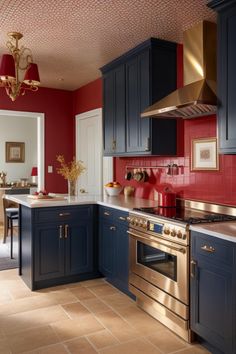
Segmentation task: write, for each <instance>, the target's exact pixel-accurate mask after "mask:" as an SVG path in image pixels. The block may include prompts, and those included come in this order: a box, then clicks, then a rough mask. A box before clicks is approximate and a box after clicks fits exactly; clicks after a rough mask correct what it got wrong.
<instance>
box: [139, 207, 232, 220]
mask: <svg viewBox="0 0 236 354" xmlns="http://www.w3.org/2000/svg"><path fill="white" fill-rule="evenodd" d="M133 210H134V211H135V210H136V211H141V212H144V213H147V214H151V215H156V216H164V217H166V218H168V219H172V220H176V221H182V222H184V223H187V224H200V223H209V222H220V221H232V220H236V216H232V215H226V214H217V213H208V212H206V211H203V210H196V209H190V208H185V207H169V208H161V207H154V208H148V207H147V208H134V209H133Z"/></svg>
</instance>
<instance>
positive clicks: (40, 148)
mask: <svg viewBox="0 0 236 354" xmlns="http://www.w3.org/2000/svg"><path fill="white" fill-rule="evenodd" d="M0 116H1V117H6V119H9V120H10V119H11V118H13V119H14V121H15V122H16V120H18V118H19V119H24V118H25V119H26V120H27V121H28V122H29V119H31V118H32V119H34V120H36V124H34V125H33V126H34V127H36V130H37V132H35V137H36V136H37V167H38V188H39V189H44V184H45V176H44V154H45V152H44V150H45V147H44V145H45V144H44V119H45V117H44V113H35V112H19V111H10V110H0ZM15 135H16V137H17V134H15ZM6 136H7V134H6ZM15 141H17V138H16V139H15ZM18 141H19V140H18ZM1 156H2V157H1V159H4V156H5V155H4V154H2V155H1ZM26 158H27V156H26ZM0 163H1V161H0ZM1 165H2V166H3V165H4V160H3V161H2V163H1ZM4 167H5V166H4ZM32 167H33V166H32ZM3 193H4V192H3ZM0 203H2V200H0ZM1 210H2V208H1ZM3 232H4V228H3V224H1V225H0V270H3V269H10V268H16V267H17V266H18V259H17V258H18V227H17V220H15V221H14V228H13V246H14V247H13V250H14V253H13V256H14V258H13V259H10V236H8V237H7V239H6V243H3Z"/></svg>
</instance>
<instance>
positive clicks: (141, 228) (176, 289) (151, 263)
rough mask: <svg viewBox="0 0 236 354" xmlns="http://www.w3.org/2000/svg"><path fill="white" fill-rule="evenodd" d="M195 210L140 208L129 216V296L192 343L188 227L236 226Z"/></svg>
mask: <svg viewBox="0 0 236 354" xmlns="http://www.w3.org/2000/svg"><path fill="white" fill-rule="evenodd" d="M235 219H236V217H235V216H230V215H225V214H217V213H209V212H204V211H200V210H194V209H191V208H183V207H180V208H141V209H136V210H134V211H133V212H131V213H130V214H129V231H128V233H129V240H130V277H129V287H130V291H131V292H132V293H133V294H134V295H135V296H136V301H137V304H138V306H140V307H141V308H142V309H143V310H145V311H146V312H148V313H149V314H151V315H152V316H153V317H155V318H157V319H158V320H159V321H160V322H162V323H163V324H164V325H166V326H167V327H169V328H170V329H172V330H173V331H174V332H175V333H176V334H178V335H179V336H180V337H182V338H183V339H185V340H186V341H188V342H191V339H192V334H191V331H190V327H189V257H190V251H189V244H190V239H189V238H190V232H189V225H190V224H194V223H203V222H215V221H226V220H235Z"/></svg>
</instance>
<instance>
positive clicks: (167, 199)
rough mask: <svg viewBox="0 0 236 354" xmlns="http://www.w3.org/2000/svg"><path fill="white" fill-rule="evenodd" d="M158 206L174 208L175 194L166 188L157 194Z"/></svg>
mask: <svg viewBox="0 0 236 354" xmlns="http://www.w3.org/2000/svg"><path fill="white" fill-rule="evenodd" d="M158 206H159V207H161V208H169V207H176V193H175V192H173V191H172V190H171V189H170V188H168V187H166V188H164V189H163V191H161V192H159V193H158Z"/></svg>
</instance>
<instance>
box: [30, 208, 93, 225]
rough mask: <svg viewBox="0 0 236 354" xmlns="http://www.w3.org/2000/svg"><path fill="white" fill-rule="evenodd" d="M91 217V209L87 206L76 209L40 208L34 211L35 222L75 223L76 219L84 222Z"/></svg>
mask: <svg viewBox="0 0 236 354" xmlns="http://www.w3.org/2000/svg"><path fill="white" fill-rule="evenodd" d="M91 215H92V214H91V207H89V206H86V207H76V208H71V207H69V208H52V207H51V208H41V209H39V210H36V211H35V222H36V223H43V222H50V221H59V222H63V221H69V220H73V221H76V220H77V219H78V217H79V218H80V219H83V220H86V219H89V217H90V216H91Z"/></svg>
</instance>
